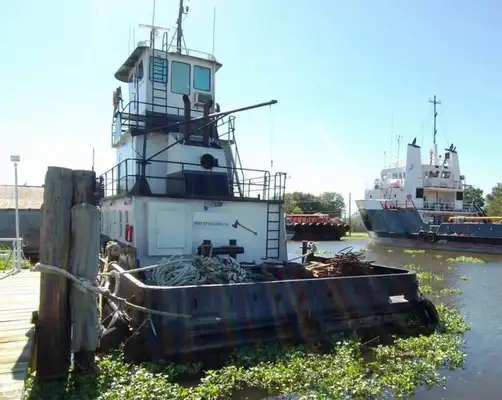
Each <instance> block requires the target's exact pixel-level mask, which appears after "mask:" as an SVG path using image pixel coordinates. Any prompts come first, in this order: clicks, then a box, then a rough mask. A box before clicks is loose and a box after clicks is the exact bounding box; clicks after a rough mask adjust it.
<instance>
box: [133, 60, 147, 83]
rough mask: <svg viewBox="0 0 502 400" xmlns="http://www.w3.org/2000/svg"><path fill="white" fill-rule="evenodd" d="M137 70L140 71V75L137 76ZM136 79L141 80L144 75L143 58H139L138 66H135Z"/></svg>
mask: <svg viewBox="0 0 502 400" xmlns="http://www.w3.org/2000/svg"><path fill="white" fill-rule="evenodd" d="M139 72H141V77H140V76H139ZM135 75H136V79H137V81H138V82H141V81H142V80H143V78H144V77H145V68H144V63H143V60H140V61H139V63H138V66H137V68H136V73H135Z"/></svg>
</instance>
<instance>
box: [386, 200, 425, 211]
mask: <svg viewBox="0 0 502 400" xmlns="http://www.w3.org/2000/svg"><path fill="white" fill-rule="evenodd" d="M380 203H381V204H382V207H383V208H384V209H388V210H393V209H416V207H415V203H413V200H409V201H402V200H381V201H380Z"/></svg>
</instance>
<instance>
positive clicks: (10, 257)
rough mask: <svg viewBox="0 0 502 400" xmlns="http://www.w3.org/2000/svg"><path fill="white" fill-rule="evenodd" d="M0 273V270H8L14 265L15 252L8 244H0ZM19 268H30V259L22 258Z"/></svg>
mask: <svg viewBox="0 0 502 400" xmlns="http://www.w3.org/2000/svg"><path fill="white" fill-rule="evenodd" d="M0 254H1V257H0V273H1V272H9V271H11V270H12V269H13V267H14V266H15V265H14V264H15V254H14V252H13V250H12V248H10V247H8V246H5V245H4V246H0ZM21 268H23V269H30V268H31V263H30V260H28V259H26V258H23V259H22V260H21Z"/></svg>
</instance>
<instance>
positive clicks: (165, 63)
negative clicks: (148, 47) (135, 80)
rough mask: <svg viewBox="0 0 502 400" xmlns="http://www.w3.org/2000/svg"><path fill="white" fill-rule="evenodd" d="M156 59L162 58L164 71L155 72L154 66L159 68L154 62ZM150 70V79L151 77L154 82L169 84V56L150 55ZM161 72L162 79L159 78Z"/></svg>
mask: <svg viewBox="0 0 502 400" xmlns="http://www.w3.org/2000/svg"><path fill="white" fill-rule="evenodd" d="M155 59H157V60H162V64H163V65H162V70H163V72H159V71H156V72H155V73H154V70H153V68H154V66H155V67H156V68H159V66H158V65H156V64H155V63H154V60H155ZM148 70H149V71H148V72H149V79H150V81H151V82H153V83H163V84H167V82H168V78H167V77H168V73H169V71H168V70H169V63H168V61H167V58H162V57H155V56H150V68H148ZM160 74H162V79H161V80H160V79H158V78H159V76H160Z"/></svg>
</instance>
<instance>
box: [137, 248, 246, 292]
mask: <svg viewBox="0 0 502 400" xmlns="http://www.w3.org/2000/svg"><path fill="white" fill-rule="evenodd" d="M147 269H152V273H151V279H152V280H153V281H154V282H155V283H156V284H157V285H159V286H188V285H204V284H205V285H208V284H224V283H244V282H250V281H251V276H250V275H249V274H248V272H247V271H246V270H245V269H244V268H242V267H241V266H240V264H239V263H238V262H237V260H235V259H234V258H232V257H230V256H215V257H211V255H210V256H209V257H203V256H195V257H191V258H179V257H176V256H173V257H170V258H168V259H164V260H161V262H160V263H159V264H157V265H152V266H151V267H145V268H144V269H143V270H147ZM139 270H141V268H139Z"/></svg>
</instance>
